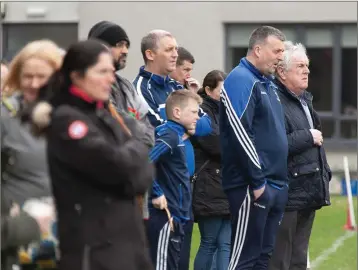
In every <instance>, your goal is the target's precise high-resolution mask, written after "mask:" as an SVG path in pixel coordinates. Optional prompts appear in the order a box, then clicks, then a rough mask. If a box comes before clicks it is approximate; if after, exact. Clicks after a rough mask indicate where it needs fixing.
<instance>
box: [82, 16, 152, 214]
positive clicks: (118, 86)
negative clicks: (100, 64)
mask: <svg viewBox="0 0 358 270" xmlns="http://www.w3.org/2000/svg"><path fill="white" fill-rule="evenodd" d="M92 38H93V39H97V40H99V41H102V42H103V43H105V44H106V45H108V46H110V47H111V51H112V54H113V57H114V67H115V69H116V81H115V83H114V84H113V86H112V93H111V96H110V101H111V103H112V104H113V105H114V106H115V107H116V110H117V111H118V113H119V114H121V116H122V117H123V118H124V119H125V120H126V121H133V119H131V118H134V119H137V120H139V121H137V125H135V127H136V131H134V132H133V131H132V133H133V134H137V137H141V140H142V141H143V142H144V143H145V144H147V145H148V147H152V146H153V145H154V127H153V126H152V125H151V124H150V122H149V119H148V115H147V113H148V110H149V107H148V104H147V103H146V102H145V100H144V99H143V98H142V97H141V96H139V95H138V93H137V91H136V90H135V88H134V85H133V84H132V83H131V82H130V81H129V80H127V79H125V78H123V77H122V76H120V75H119V70H121V69H123V68H124V67H125V66H126V62H127V54H128V49H129V46H130V42H129V38H128V36H127V33H126V32H125V31H124V29H123V28H122V27H120V26H119V25H117V24H115V23H112V22H108V21H101V22H98V23H96V24H95V25H94V26H93V27H92V28H91V30H90V31H89V33H88V39H92ZM132 126H133V125H132ZM139 134H140V135H139ZM146 196H147V195H146ZM146 196H145V197H146ZM142 200H143V201H144V202H145V201H146V199H145V198H144V199H143V198H140V200H139V204H142V214H143V218H144V219H147V218H148V217H149V212H148V207H147V204H146V203H144V204H143V203H142V202H143V201H142Z"/></svg>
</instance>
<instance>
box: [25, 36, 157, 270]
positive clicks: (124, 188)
mask: <svg viewBox="0 0 358 270" xmlns="http://www.w3.org/2000/svg"><path fill="white" fill-rule="evenodd" d="M113 82H114V67H113V58H112V55H111V53H110V51H109V49H108V48H107V47H106V46H104V45H103V44H101V43H99V42H97V41H95V40H88V41H82V42H78V43H76V44H74V45H72V46H71V47H70V48H69V49H68V51H67V53H66V55H65V57H64V60H63V65H62V67H61V69H60V71H59V72H58V73H56V74H55V75H54V76H53V77H52V78H51V80H50V82H49V84H48V85H46V86H45V87H43V88H42V89H41V91H40V93H39V99H37V101H36V104H35V105H34V106H33V108H32V109H31V110H30V111H29V112H27V113H26V112H25V113H24V115H23V119H25V120H26V119H28V120H29V121H31V122H32V123H33V125H34V127H35V128H36V130H37V131H38V132H39V134H43V135H45V136H46V138H47V155H48V162H49V170H50V176H51V180H52V189H53V194H54V198H55V205H56V208H57V217H58V237H59V245H60V263H59V269H60V270H100V269H107V270H117V269H126V270H142V269H152V266H151V264H150V260H149V257H148V254H147V250H146V243H145V235H144V228H143V222H142V218H141V214H140V209H139V207H138V205H137V202H136V200H135V197H136V195H138V194H144V192H145V191H146V190H147V189H148V188H149V186H150V184H151V180H152V173H153V169H152V167H151V165H150V164H149V163H148V147H147V146H146V145H144V144H143V143H142V142H141V140H140V139H138V136H140V135H138V134H137V132H136V129H135V123H134V122H128V121H124V120H123V119H122V117H121V116H120V115H117V117H116V118H117V119H115V118H114V117H112V115H111V113H110V109H111V108H110V106H111V105H110V104H109V102H108V100H109V95H110V91H111V86H112V84H113Z"/></svg>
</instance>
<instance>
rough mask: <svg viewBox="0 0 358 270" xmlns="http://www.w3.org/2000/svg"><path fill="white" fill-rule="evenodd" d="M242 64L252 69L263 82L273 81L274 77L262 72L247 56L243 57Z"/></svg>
mask: <svg viewBox="0 0 358 270" xmlns="http://www.w3.org/2000/svg"><path fill="white" fill-rule="evenodd" d="M240 65H241V66H244V67H245V68H247V69H248V70H250V71H251V72H252V73H253V74H254V75H255V76H256V77H257V78H258V79H259V80H260V81H261V82H264V83H267V84H270V83H271V81H272V78H268V77H266V76H265V75H264V74H262V73H261V72H260V71H259V70H258V69H257V68H256V67H255V66H254V65H253V64H252V63H251V62H250V61H249V60H247V58H246V57H243V58H242V59H241V60H240Z"/></svg>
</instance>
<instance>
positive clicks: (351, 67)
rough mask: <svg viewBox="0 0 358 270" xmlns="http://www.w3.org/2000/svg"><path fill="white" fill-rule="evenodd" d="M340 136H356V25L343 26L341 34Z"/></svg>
mask: <svg viewBox="0 0 358 270" xmlns="http://www.w3.org/2000/svg"><path fill="white" fill-rule="evenodd" d="M341 46H342V61H341V65H342V68H341V91H342V93H341V111H340V113H341V114H342V115H343V116H344V118H345V119H346V120H343V121H342V122H341V130H340V131H341V136H342V137H343V138H345V139H356V138H357V27H356V26H353V25H346V26H343V29H342V35H341Z"/></svg>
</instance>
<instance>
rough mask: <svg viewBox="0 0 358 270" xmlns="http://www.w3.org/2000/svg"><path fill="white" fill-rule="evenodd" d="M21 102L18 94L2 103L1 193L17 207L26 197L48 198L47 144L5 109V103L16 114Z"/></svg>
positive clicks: (49, 188) (6, 107)
mask: <svg viewBox="0 0 358 270" xmlns="http://www.w3.org/2000/svg"><path fill="white" fill-rule="evenodd" d="M21 100H22V96H21V94H18V93H17V94H14V95H13V96H11V97H9V98H6V99H5V100H4V101H3V102H2V104H1V158H2V162H1V163H2V166H3V167H2V168H1V171H2V177H1V181H2V182H1V185H2V191H3V192H2V194H3V196H4V197H5V200H6V201H7V202H17V203H18V204H22V203H23V202H24V201H26V200H27V199H29V198H40V197H47V196H51V186H50V178H49V174H48V169H47V158H46V141H45V140H44V138H35V137H34V136H33V135H32V134H31V133H30V128H29V125H27V124H21V122H20V119H19V118H18V117H16V115H14V114H13V113H12V110H10V109H9V108H8V107H9V106H5V103H6V104H8V105H10V106H11V107H12V108H13V109H14V110H13V111H14V112H15V111H18V110H19V108H20V103H21ZM6 157H7V158H6ZM3 159H4V160H3ZM4 161H6V162H5V163H4ZM3 164H4V165H3Z"/></svg>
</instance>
